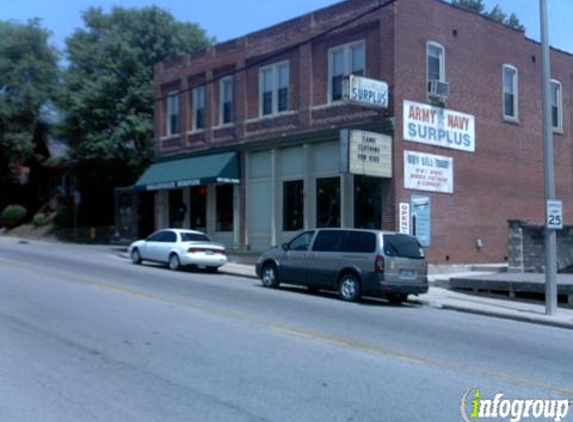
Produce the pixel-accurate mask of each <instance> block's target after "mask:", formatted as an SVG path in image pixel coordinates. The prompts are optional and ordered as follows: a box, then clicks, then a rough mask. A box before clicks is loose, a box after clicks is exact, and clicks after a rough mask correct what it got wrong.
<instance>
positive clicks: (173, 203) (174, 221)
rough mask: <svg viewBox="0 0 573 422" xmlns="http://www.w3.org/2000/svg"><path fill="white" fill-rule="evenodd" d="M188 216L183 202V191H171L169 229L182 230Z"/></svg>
mask: <svg viewBox="0 0 573 422" xmlns="http://www.w3.org/2000/svg"><path fill="white" fill-rule="evenodd" d="M186 216H187V206H186V205H185V203H184V202H183V191H182V190H181V189H177V190H170V191H169V227H173V228H182V227H183V223H184V222H185V217H186Z"/></svg>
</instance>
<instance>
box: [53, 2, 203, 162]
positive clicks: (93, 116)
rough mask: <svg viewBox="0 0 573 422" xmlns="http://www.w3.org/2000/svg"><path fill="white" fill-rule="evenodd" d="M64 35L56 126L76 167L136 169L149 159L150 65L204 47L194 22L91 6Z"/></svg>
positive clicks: (158, 12) (151, 10)
mask: <svg viewBox="0 0 573 422" xmlns="http://www.w3.org/2000/svg"><path fill="white" fill-rule="evenodd" d="M83 20H84V25H85V28H83V29H78V30H76V31H75V33H74V34H73V35H72V36H70V37H69V38H68V40H67V49H66V53H67V59H68V61H69V67H68V68H67V70H66V71H65V75H64V84H65V88H66V95H65V96H64V97H63V98H62V109H64V110H65V111H66V114H65V116H64V123H63V126H62V130H63V133H64V134H65V137H66V138H67V139H69V140H70V147H71V158H72V160H73V162H74V164H75V165H76V168H93V167H94V165H96V164H97V165H96V167H98V168H102V167H103V168H106V167H107V168H115V169H117V168H120V167H121V168H125V167H126V166H127V167H128V168H132V169H134V170H138V171H139V170H140V169H141V168H142V167H144V166H145V165H147V163H148V160H149V159H150V157H151V156H152V153H153V149H152V139H153V117H152V116H153V105H154V103H153V66H154V65H155V64H156V63H158V62H160V61H163V60H165V59H168V58H171V57H174V56H180V55H183V54H188V53H191V52H193V51H195V50H198V49H201V48H204V47H207V46H208V45H209V44H210V43H211V42H212V40H211V39H209V38H207V36H206V35H205V32H204V31H203V30H202V29H201V28H200V27H199V26H197V25H196V24H192V23H180V22H177V21H176V20H175V19H174V18H173V16H172V15H171V14H170V13H169V12H167V11H165V10H162V9H160V8H158V7H155V6H153V7H146V8H141V9H128V8H122V7H114V8H113V9H112V10H111V12H110V13H104V12H103V11H102V10H101V9H100V8H90V9H88V10H87V11H86V12H85V13H84V15H83Z"/></svg>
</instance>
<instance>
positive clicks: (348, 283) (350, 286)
mask: <svg viewBox="0 0 573 422" xmlns="http://www.w3.org/2000/svg"><path fill="white" fill-rule="evenodd" d="M338 294H339V296H340V298H341V299H342V300H345V301H347V302H356V301H357V300H359V299H360V296H361V294H362V293H361V291H360V281H359V280H358V277H357V276H356V275H354V274H352V273H348V274H344V275H343V276H342V278H341V279H340V283H339V284H338Z"/></svg>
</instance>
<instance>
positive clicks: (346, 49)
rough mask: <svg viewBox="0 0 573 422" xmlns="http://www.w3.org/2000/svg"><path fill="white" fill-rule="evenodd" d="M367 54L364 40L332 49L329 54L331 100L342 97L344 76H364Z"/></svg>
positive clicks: (337, 99)
mask: <svg viewBox="0 0 573 422" xmlns="http://www.w3.org/2000/svg"><path fill="white" fill-rule="evenodd" d="M365 68H366V55H365V47H364V41H358V42H354V43H351V44H345V45H341V46H338V47H335V48H332V49H330V51H329V54H328V80H329V83H328V92H329V97H328V98H329V101H330V102H333V101H339V100H341V99H342V84H343V81H344V77H345V76H348V75H350V74H353V75H358V76H364V73H365Z"/></svg>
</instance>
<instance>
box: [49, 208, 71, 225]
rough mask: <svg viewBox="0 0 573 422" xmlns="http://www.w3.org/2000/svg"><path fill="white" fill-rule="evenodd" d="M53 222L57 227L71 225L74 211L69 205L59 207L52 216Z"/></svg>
mask: <svg viewBox="0 0 573 422" xmlns="http://www.w3.org/2000/svg"><path fill="white" fill-rule="evenodd" d="M54 224H55V225H56V226H59V227H72V226H73V225H74V212H73V211H72V209H71V207H60V208H58V211H57V212H56V216H55V217H54Z"/></svg>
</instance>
